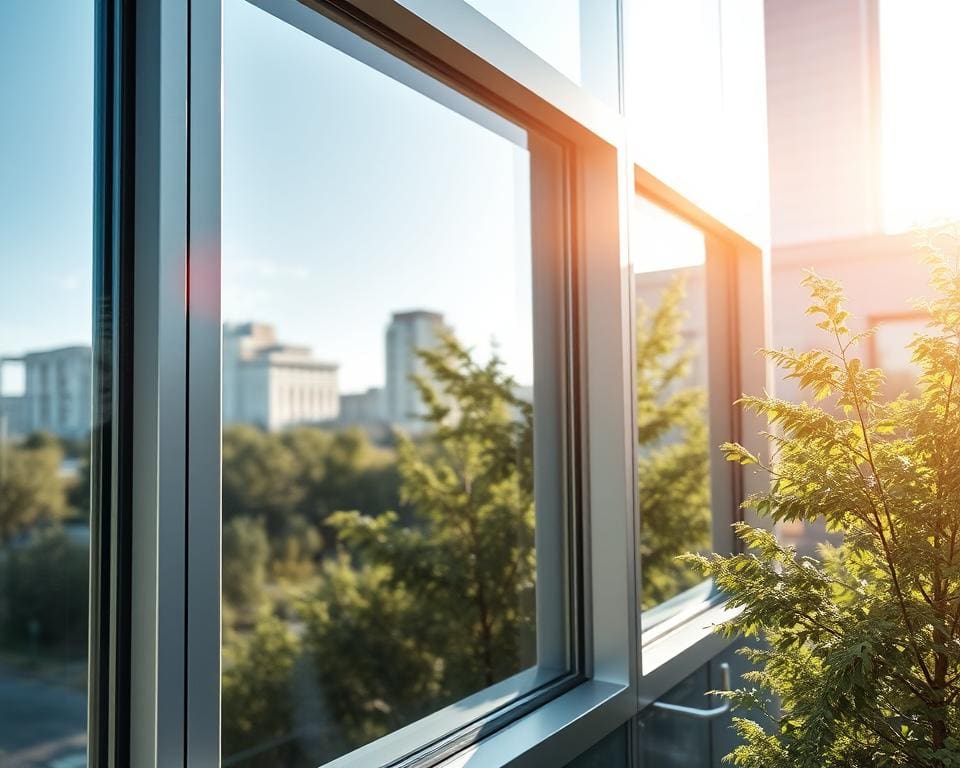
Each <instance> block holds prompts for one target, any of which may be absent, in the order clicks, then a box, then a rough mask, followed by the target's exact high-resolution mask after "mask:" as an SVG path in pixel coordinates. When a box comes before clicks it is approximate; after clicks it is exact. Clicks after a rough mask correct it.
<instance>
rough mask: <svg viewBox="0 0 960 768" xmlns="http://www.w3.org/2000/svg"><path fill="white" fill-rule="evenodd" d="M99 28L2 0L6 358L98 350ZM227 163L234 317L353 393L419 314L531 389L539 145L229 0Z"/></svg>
mask: <svg viewBox="0 0 960 768" xmlns="http://www.w3.org/2000/svg"><path fill="white" fill-rule="evenodd" d="M92 24H93V3H92V1H91V0H86V1H85V2H72V1H71V2H67V0H64V1H63V2H59V3H52V2H45V3H35V2H33V1H32V0H14V1H13V2H9V1H8V0H6V1H5V2H2V3H0V72H3V73H4V75H3V76H2V77H3V80H0V96H2V103H4V104H6V105H11V108H10V109H8V111H7V113H6V115H5V116H4V117H3V118H0V167H2V168H3V175H4V180H3V184H0V233H2V234H0V264H2V267H3V273H2V274H3V279H2V280H0V354H17V353H20V352H23V351H27V350H32V349H42V348H45V347H51V346H58V345H63V344H73V343H89V340H90V335H91V334H90V324H91V319H90V292H91V274H90V271H91V267H90V264H91V221H92V211H91V190H92V162H93V157H92V125H93V115H92V98H93V90H92V89H93V79H92V74H93V60H92V51H93V40H92V34H93V27H92ZM223 153H224V157H223V308H224V319H225V320H228V321H241V320H258V321H262V322H271V323H274V324H275V325H276V326H277V331H278V334H279V335H280V338H281V339H282V340H284V341H288V342H291V343H301V344H308V345H310V346H312V347H313V348H314V352H315V354H316V355H317V356H318V357H320V358H322V359H326V360H331V361H335V362H338V363H340V365H341V389H342V390H343V391H356V390H360V389H363V388H365V387H368V386H376V385H380V384H382V382H383V367H384V363H383V356H384V350H383V335H384V331H385V328H386V325H387V323H388V321H389V316H390V313H391V312H392V311H396V310H404V309H411V308H416V307H423V308H427V309H432V310H437V311H440V312H443V313H444V314H445V315H446V317H447V320H448V322H449V323H450V324H451V325H452V326H453V327H454V330H455V331H456V332H457V334H458V335H459V336H461V338H462V339H463V340H464V341H465V342H466V343H467V344H469V345H471V346H473V347H475V348H476V349H477V352H478V354H479V355H480V356H481V357H482V356H485V355H486V354H487V353H488V352H489V344H490V340H491V338H496V340H497V342H498V343H499V347H500V353H501V355H502V356H503V357H504V358H505V359H506V360H507V361H508V364H509V368H510V370H511V372H513V373H514V374H515V375H516V376H517V378H518V379H519V380H520V381H521V382H523V383H529V382H530V381H531V378H532V370H531V368H532V364H531V348H532V337H531V327H530V311H531V309H530V242H529V238H530V230H529V158H528V155H527V153H526V151H525V150H524V149H522V148H520V147H518V146H516V145H515V144H513V143H511V142H510V141H508V140H507V139H505V138H503V137H502V136H500V135H498V134H495V133H493V132H491V131H489V130H488V129H486V128H483V127H481V126H479V125H477V124H475V123H473V122H471V121H470V120H468V119H466V118H465V117H463V116H461V115H460V114H458V113H456V112H453V111H451V110H450V109H448V108H446V107H443V106H441V105H439V104H437V103H436V102H433V101H431V100H430V99H428V98H426V97H425V96H423V95H421V94H419V93H417V92H415V91H413V90H411V89H409V88H408V87H406V86H403V85H400V84H398V83H397V82H395V81H393V80H391V79H389V78H388V77H386V76H385V75H383V74H381V73H379V72H377V71H375V70H372V69H370V68H368V67H366V66H365V65H363V64H360V63H358V62H356V61H354V60H351V59H350V58H348V57H347V56H345V55H344V54H342V53H340V52H339V51H336V50H335V49H333V48H331V47H329V46H327V45H326V44H325V43H322V42H320V41H318V40H315V39H314V38H312V37H309V36H307V35H306V34H304V33H303V32H300V31H299V30H296V29H294V28H292V27H289V26H287V25H286V24H284V23H282V22H280V21H278V20H276V19H274V18H273V17H271V16H269V15H268V14H266V13H264V12H263V11H261V10H259V9H258V8H255V7H253V6H251V5H248V4H247V3H246V2H244V0H225V2H224V136H223ZM9 378H10V377H9V376H8V379H9ZM5 387H6V388H5V391H8V392H9V391H10V389H11V383H10V381H7V382H6V383H5Z"/></svg>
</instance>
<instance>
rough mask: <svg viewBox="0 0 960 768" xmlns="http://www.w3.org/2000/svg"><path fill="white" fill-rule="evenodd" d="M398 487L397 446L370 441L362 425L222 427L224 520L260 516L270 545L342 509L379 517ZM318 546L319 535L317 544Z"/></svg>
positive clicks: (283, 551) (283, 553)
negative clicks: (331, 429)
mask: <svg viewBox="0 0 960 768" xmlns="http://www.w3.org/2000/svg"><path fill="white" fill-rule="evenodd" d="M398 486H399V481H398V479H397V476H396V468H395V459H394V456H393V453H392V451H389V450H387V449H383V448H378V447H376V446H374V445H372V444H371V443H370V441H369V439H367V437H366V436H365V435H364V433H363V432H360V431H359V430H342V431H338V432H328V431H325V430H321V429H316V428H312V427H299V428H296V429H291V430H287V431H284V432H280V433H268V432H264V431H262V430H259V429H257V428H255V427H250V426H233V427H229V428H227V429H225V430H224V434H223V515H224V520H230V519H231V518H233V517H254V518H259V519H260V520H262V521H263V523H264V525H265V527H266V531H267V533H268V535H269V537H270V540H271V541H272V542H277V541H280V540H283V539H289V538H290V536H298V535H299V533H301V532H303V530H304V521H306V523H308V524H309V525H310V526H312V527H313V528H314V534H312V535H313V536H315V535H316V534H317V533H320V532H321V530H322V529H323V528H324V527H325V523H326V518H327V516H328V515H329V514H330V513H331V512H334V511H336V510H338V509H357V510H360V511H362V512H364V513H366V514H376V513H377V512H380V511H382V510H384V509H390V508H396V507H397V506H398V501H399V499H398V494H399V490H398ZM330 538H331V539H332V538H333V537H332V536H331V537H330ZM320 544H322V538H321V540H320V542H316V541H315V542H314V545H317V546H316V547H315V548H319V546H318V545H320ZM288 549H289V548H288V546H287V544H284V545H283V546H281V547H280V551H279V552H278V553H277V556H278V557H279V558H280V559H283V558H285V557H288V556H289V555H290V553H289V552H288V551H287V550H288ZM295 557H296V558H299V559H301V560H303V559H304V557H305V555H304V554H303V553H299V552H298V553H296V555H295ZM301 565H302V563H301Z"/></svg>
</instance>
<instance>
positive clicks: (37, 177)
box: [0, 0, 93, 355]
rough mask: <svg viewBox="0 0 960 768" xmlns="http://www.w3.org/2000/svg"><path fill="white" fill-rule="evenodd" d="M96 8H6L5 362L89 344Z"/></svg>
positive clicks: (1, 124)
mask: <svg viewBox="0 0 960 768" xmlns="http://www.w3.org/2000/svg"><path fill="white" fill-rule="evenodd" d="M92 41H93V2H92V0H83V1H82V2H81V1H79V0H63V1H62V2H58V3H51V2H36V1H35V0H3V2H0V104H3V110H2V112H0V355H4V354H16V353H20V352H22V351H24V350H27V349H35V348H43V347H47V346H52V345H60V344H79V343H86V344H89V342H90V335H91V334H90V323H91V320H90V304H91V299H90V290H91V289H90V286H91V271H90V260H91V231H92V230H91V227H92V216H93V214H92V210H91V199H92V198H91V190H92V185H93V181H92V171H93V149H92V148H93V105H92V94H93V42H92Z"/></svg>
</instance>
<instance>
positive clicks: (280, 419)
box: [223, 323, 340, 430]
mask: <svg viewBox="0 0 960 768" xmlns="http://www.w3.org/2000/svg"><path fill="white" fill-rule="evenodd" d="M339 412H340V393H339V387H338V384H337V365H336V364H335V363H327V362H322V361H320V360H316V359H315V358H314V357H313V354H312V351H311V350H310V348H309V347H304V346H291V345H289V344H280V343H278V342H277V337H276V332H275V330H274V328H273V326H271V325H267V324H265V323H240V324H226V325H224V328H223V423H224V424H225V425H227V424H255V425H257V426H259V427H263V428H264V429H268V430H277V429H283V428H284V427H289V426H294V425H297V424H316V423H319V422H324V421H330V420H332V419H336V418H337V415H338V414H339Z"/></svg>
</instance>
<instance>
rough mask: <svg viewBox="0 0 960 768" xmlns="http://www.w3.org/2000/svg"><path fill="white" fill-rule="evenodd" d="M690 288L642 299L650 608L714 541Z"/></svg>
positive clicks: (680, 285) (644, 539) (643, 496)
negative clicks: (683, 558) (689, 323)
mask: <svg viewBox="0 0 960 768" xmlns="http://www.w3.org/2000/svg"><path fill="white" fill-rule="evenodd" d="M685 293H686V287H685V283H684V280H683V279H682V277H680V276H678V277H677V278H675V279H674V280H673V282H672V283H671V284H670V285H669V286H668V287H667V288H666V289H665V290H664V292H663V295H662V297H661V300H660V303H659V305H658V306H656V307H654V308H651V307H649V306H647V305H646V304H644V303H643V302H640V301H638V303H637V320H636V350H637V352H636V355H637V375H636V380H637V381H636V386H637V442H638V446H639V459H638V468H637V474H638V478H639V489H638V490H639V493H638V498H639V505H640V520H641V522H642V527H641V531H642V533H641V543H640V555H641V569H642V579H643V601H642V605H643V608H644V609H646V608H652V607H653V606H655V605H659V604H660V603H662V602H663V601H664V600H667V599H669V598H671V597H673V596H674V595H677V594H678V593H680V592H682V591H683V590H684V589H687V588H688V587H692V586H693V585H695V584H696V583H697V582H698V581H699V580H700V579H699V576H698V574H697V573H696V572H695V571H694V570H693V569H691V568H689V567H688V566H686V565H685V564H684V563H682V562H679V561H678V560H677V555H679V554H681V553H683V552H685V551H687V550H698V551H702V550H705V549H707V548H708V547H709V546H710V457H709V453H708V445H709V440H708V435H707V423H706V393H705V391H704V389H703V387H700V386H693V385H690V384H688V381H689V377H690V367H691V361H692V357H693V354H694V351H693V350H692V349H690V348H683V335H682V333H681V330H682V326H683V321H684V312H683V307H682V302H683V299H684V296H685Z"/></svg>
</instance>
